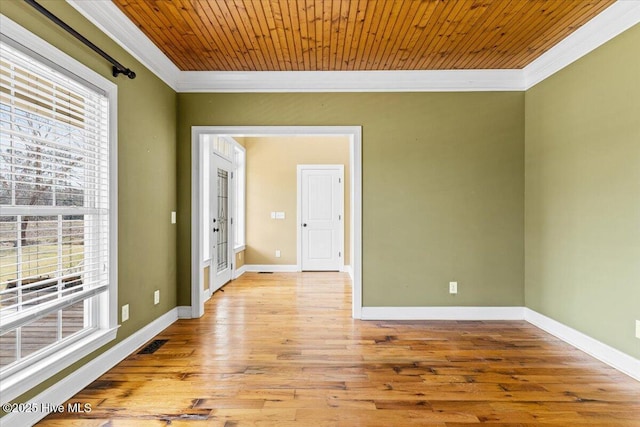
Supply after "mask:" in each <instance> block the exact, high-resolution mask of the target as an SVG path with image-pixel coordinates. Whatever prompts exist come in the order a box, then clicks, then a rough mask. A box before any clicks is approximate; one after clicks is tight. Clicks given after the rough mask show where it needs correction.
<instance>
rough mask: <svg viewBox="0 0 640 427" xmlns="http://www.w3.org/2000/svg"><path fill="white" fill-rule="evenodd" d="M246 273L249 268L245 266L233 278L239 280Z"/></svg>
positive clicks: (237, 270)
mask: <svg viewBox="0 0 640 427" xmlns="http://www.w3.org/2000/svg"><path fill="white" fill-rule="evenodd" d="M245 271H247V266H246V265H243V266H242V267H240V268H238V269H236V271H235V272H234V274H233V278H234V279H237V278H238V277H240V276H242V275H243V274H244V273H245Z"/></svg>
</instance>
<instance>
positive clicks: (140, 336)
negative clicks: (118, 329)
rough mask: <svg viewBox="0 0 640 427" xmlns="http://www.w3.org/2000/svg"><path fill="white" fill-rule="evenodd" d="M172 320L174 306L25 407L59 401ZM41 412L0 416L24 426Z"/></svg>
mask: <svg viewBox="0 0 640 427" xmlns="http://www.w3.org/2000/svg"><path fill="white" fill-rule="evenodd" d="M176 320H178V309H177V308H174V309H172V310H170V311H168V312H167V313H165V314H164V315H162V316H160V317H159V318H157V319H156V320H154V321H153V322H151V323H149V324H148V325H147V326H145V327H143V328H142V329H140V330H138V331H137V332H135V333H134V334H133V335H131V336H129V337H127V338H126V339H124V340H123V341H122V342H120V343H118V344H116V345H115V346H113V347H112V348H110V349H109V350H107V351H105V352H104V353H102V354H101V355H99V356H97V357H96V358H94V359H92V360H91V361H89V362H87V363H86V364H85V365H83V366H82V367H80V368H78V369H77V370H75V371H74V372H73V373H71V374H69V375H67V376H66V377H64V378H63V379H61V380H60V381H58V382H57V383H55V384H54V385H52V386H51V387H49V388H48V389H46V390H45V391H43V392H42V393H40V394H38V395H37V396H36V397H34V398H32V399H31V400H29V402H27V403H26V404H27V407H29V408H41V407H42V404H49V405H61V404H63V403H64V402H65V401H66V400H68V399H70V398H71V397H73V396H74V395H75V394H76V393H78V392H79V391H80V390H82V389H83V388H85V387H86V386H88V385H89V384H91V382H93V381H95V380H96V379H98V378H99V377H100V376H101V375H102V374H104V373H105V372H107V371H108V370H109V369H111V368H113V367H114V366H115V365H116V364H118V363H119V362H121V361H122V360H124V359H125V358H126V357H127V356H129V355H130V354H132V353H133V352H134V351H136V350H137V349H138V348H139V347H140V346H142V345H143V344H144V343H146V342H147V341H149V340H150V339H152V338H153V337H155V336H156V335H158V334H159V333H160V332H162V331H163V330H164V329H166V328H167V327H169V326H170V325H171V324H172V323H173V322H175V321H176ZM5 399H7V396H4V395H3V396H2V401H3V402H4V401H5ZM7 400H10V399H7ZM45 416H47V413H46V412H41V411H38V412H13V413H10V414H7V415H5V416H4V417H2V424H3V425H12V426H22V425H24V426H28V425H33V424H35V423H37V422H38V421H39V420H41V419H42V418H44V417H45Z"/></svg>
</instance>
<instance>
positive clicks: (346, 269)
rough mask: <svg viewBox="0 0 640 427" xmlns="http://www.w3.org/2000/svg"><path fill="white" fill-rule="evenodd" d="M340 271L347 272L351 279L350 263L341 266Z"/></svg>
mask: <svg viewBox="0 0 640 427" xmlns="http://www.w3.org/2000/svg"><path fill="white" fill-rule="evenodd" d="M342 272H343V273H349V277H351V280H353V271H352V269H351V266H350V265H345V266H343V267H342Z"/></svg>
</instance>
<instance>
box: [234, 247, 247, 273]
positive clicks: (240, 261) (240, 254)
mask: <svg viewBox="0 0 640 427" xmlns="http://www.w3.org/2000/svg"><path fill="white" fill-rule="evenodd" d="M244 252H245V251H239V252H237V253H236V270H237V269H239V268H240V267H242V266H243V265H244V258H245V255H244Z"/></svg>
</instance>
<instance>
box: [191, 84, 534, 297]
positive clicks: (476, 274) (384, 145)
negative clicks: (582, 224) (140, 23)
mask: <svg viewBox="0 0 640 427" xmlns="http://www.w3.org/2000/svg"><path fill="white" fill-rule="evenodd" d="M195 125H306V126H317V125H334V126H338V125H360V126H362V132H363V137H362V138H363V200H362V203H363V260H362V262H363V302H364V305H365V306H441V305H461V306H522V305H523V303H524V290H523V277H524V272H523V268H524V259H523V250H524V228H523V227H524V212H523V209H524V169H523V168H524V163H523V162H524V93H522V92H473V93H298V94H187V93H183V94H178V187H179V188H180V191H179V194H178V217H179V218H190V215H191V197H190V192H191V135H190V129H191V126H195ZM247 167H248V168H250V167H251V165H247ZM190 233H191V230H190V224H189V223H188V222H187V221H181V222H180V224H179V229H178V254H179V255H178V256H179V258H178V283H179V287H178V303H179V305H189V304H190V298H191V297H190V280H191V278H190ZM450 280H457V281H458V284H459V285H458V286H459V294H458V295H450V294H449V293H448V282H449V281H450Z"/></svg>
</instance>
